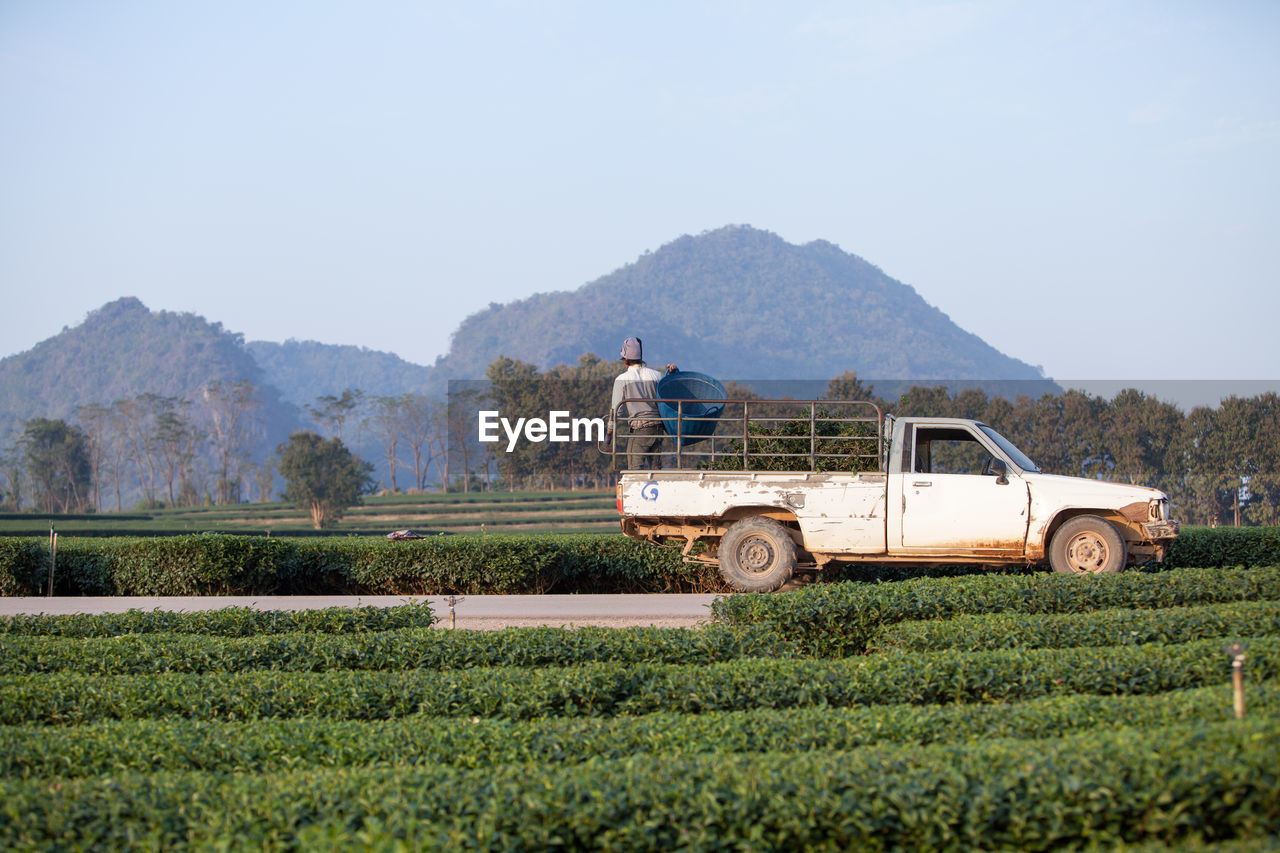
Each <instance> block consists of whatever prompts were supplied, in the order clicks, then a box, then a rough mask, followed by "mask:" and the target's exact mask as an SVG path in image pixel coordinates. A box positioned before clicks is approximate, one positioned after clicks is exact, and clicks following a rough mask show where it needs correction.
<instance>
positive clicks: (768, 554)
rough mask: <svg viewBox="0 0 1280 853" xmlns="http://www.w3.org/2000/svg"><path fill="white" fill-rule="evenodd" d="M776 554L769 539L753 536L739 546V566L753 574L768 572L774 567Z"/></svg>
mask: <svg viewBox="0 0 1280 853" xmlns="http://www.w3.org/2000/svg"><path fill="white" fill-rule="evenodd" d="M775 556H776V555H775V552H774V550H773V543H772V542H770V541H769V540H768V539H762V538H761V537H759V536H753V537H751V538H750V539H745V540H743V542H742V544H741V545H739V546H738V565H740V566H742V568H743V569H745V570H746V571H748V572H751V573H752V574H757V575H758V574H760V573H761V572H767V571H768V570H769V569H770V568H772V567H773V563H774V559H775Z"/></svg>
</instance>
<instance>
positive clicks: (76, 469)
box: [22, 418, 92, 513]
mask: <svg viewBox="0 0 1280 853" xmlns="http://www.w3.org/2000/svg"><path fill="white" fill-rule="evenodd" d="M22 444H23V447H24V449H25V451H26V459H27V476H28V477H29V478H30V480H31V487H32V490H33V491H34V492H35V500H36V507H37V508H38V509H40V510H41V511H43V512H50V513H52V512H60V513H67V512H81V511H83V510H85V509H87V508H88V507H89V504H90V500H91V496H90V490H91V488H92V472H91V466H90V464H89V439H88V437H87V436H85V434H84V431H83V430H81V429H80V428H79V427H76V426H72V425H71V424H68V423H67V422H66V421H61V420H49V419H47V418H32V419H31V420H29V421H27V423H26V426H25V427H24V429H23V433H22Z"/></svg>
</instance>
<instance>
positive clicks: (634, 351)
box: [622, 338, 642, 361]
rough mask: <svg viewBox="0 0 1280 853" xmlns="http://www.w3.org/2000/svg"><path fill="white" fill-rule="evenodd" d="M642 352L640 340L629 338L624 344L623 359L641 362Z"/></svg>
mask: <svg viewBox="0 0 1280 853" xmlns="http://www.w3.org/2000/svg"><path fill="white" fill-rule="evenodd" d="M641 353H642V350H641V348H640V339H639V338H627V339H626V340H625V341H623V342H622V358H623V359H624V360H626V361H640V360H641V358H642V356H641Z"/></svg>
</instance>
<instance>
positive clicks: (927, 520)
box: [615, 400, 1178, 592]
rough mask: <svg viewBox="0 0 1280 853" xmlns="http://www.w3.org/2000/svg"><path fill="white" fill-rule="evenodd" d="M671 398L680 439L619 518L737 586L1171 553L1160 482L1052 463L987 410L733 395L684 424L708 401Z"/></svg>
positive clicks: (648, 472) (633, 486)
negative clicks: (942, 413)
mask: <svg viewBox="0 0 1280 853" xmlns="http://www.w3.org/2000/svg"><path fill="white" fill-rule="evenodd" d="M664 402H666V403H668V407H667V408H665V409H664V411H665V412H667V413H670V412H671V411H673V410H674V411H675V413H676V414H675V416H674V418H673V419H672V418H668V419H667V430H668V432H669V433H670V434H671V437H669V438H668V439H667V442H668V444H669V446H668V447H666V448H664V452H663V453H662V454H661V455H656V456H653V457H650V460H651V461H650V464H649V465H646V466H645V468H643V469H632V470H624V471H623V472H622V474H621V477H620V479H619V483H618V512H619V514H621V516H622V530H623V532H624V533H626V534H627V535H628V536H631V537H634V538H637V539H642V540H645V541H648V542H654V543H659V544H665V543H668V542H674V543H677V544H679V543H681V542H683V544H684V555H685V558H686V559H689V560H697V561H702V562H709V563H713V564H718V565H719V568H720V573H721V575H722V576H723V577H724V579H725V580H726V582H727V583H728V584H729V585H730V586H732V587H733V588H734V589H737V590H741V591H746V592H750V591H755V592H769V591H773V590H777V589H779V588H780V587H783V586H784V585H791V584H793V583H794V582H798V581H799V580H801V579H804V578H811V577H812V573H814V572H816V571H817V570H820V569H821V568H822V567H824V566H825V565H827V564H828V563H830V562H832V561H853V562H865V563H873V564H881V565H883V564H889V563H900V564H915V565H921V564H956V563H979V564H990V565H1000V564H1021V565H1037V564H1042V563H1044V562H1046V561H1047V562H1048V563H1049V565H1050V566H1052V568H1053V569H1054V570H1055V571H1059V572H1067V573H1076V574H1081V573H1094V572H1116V571H1120V570H1121V569H1123V568H1124V567H1125V566H1126V565H1132V564H1135V563H1137V564H1141V563H1145V562H1147V561H1148V560H1150V559H1156V560H1161V559H1163V557H1164V549H1165V547H1166V545H1167V544H1168V543H1169V542H1170V541H1171V540H1172V539H1174V538H1175V537H1176V536H1177V535H1178V522H1176V521H1173V520H1171V519H1170V518H1169V499H1168V496H1167V495H1165V494H1164V493H1163V492H1160V491H1157V490H1155V489H1150V488H1144V487H1142V486H1132V485H1122V484H1119V483H1109V482H1103V481H1100V480H1089V479H1084V478H1080V477H1064V476H1057V475H1053V474H1045V473H1043V472H1041V471H1040V469H1039V467H1038V466H1037V465H1036V464H1035V463H1034V462H1032V461H1031V460H1030V459H1029V458H1027V456H1026V455H1025V454H1024V453H1022V452H1021V451H1020V450H1018V448H1017V447H1015V446H1014V445H1013V443H1012V442H1010V441H1009V440H1008V439H1006V438H1004V437H1003V436H1002V435H1000V434H999V433H998V432H996V431H995V430H994V429H992V428H991V427H989V426H987V425H986V424H983V423H979V422H977V421H972V420H963V419H956V418H922V417H901V418H894V417H892V416H887V415H884V414H882V413H881V412H880V410H879V409H878V408H876V407H875V406H874V405H872V404H870V403H855V402H832V401H791V400H788V401H776V400H773V401H769V400H765V401H758V400H753V401H725V402H724V403H722V404H721V406H722V407H723V411H717V412H716V415H715V417H714V420H715V424H714V432H713V434H712V435H711V436H697V437H689V438H685V437H684V436H685V434H686V431H687V428H688V426H689V424H688V423H685V421H698V420H700V419H699V418H697V417H689V418H686V417H683V411H684V410H685V409H686V408H687V409H688V410H689V411H695V410H696V411H698V412H702V411H704V410H705V406H701V407H698V406H697V405H696V404H697V403H699V402H700V401H678V400H671V401H664ZM701 402H705V401H701ZM691 404H695V405H691ZM851 411H852V412H854V413H853V414H850V412H851ZM701 420H707V421H710V420H712V419H711V418H706V419H701ZM704 426H707V425H706V424H704ZM701 431H702V432H706V431H707V429H705V428H704V429H703V430H701ZM615 449H616V446H615ZM615 458H623V459H625V458H626V457H625V456H624V455H623V454H621V453H620V452H619V453H618V454H617V456H616V457H615ZM659 465H661V466H662V467H658V466H659ZM793 576H795V580H794V581H793Z"/></svg>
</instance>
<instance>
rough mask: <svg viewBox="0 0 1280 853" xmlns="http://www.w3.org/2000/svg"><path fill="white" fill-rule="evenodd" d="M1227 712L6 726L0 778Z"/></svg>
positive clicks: (847, 744) (1094, 706)
mask: <svg viewBox="0 0 1280 853" xmlns="http://www.w3.org/2000/svg"><path fill="white" fill-rule="evenodd" d="M1247 697H1248V700H1247V707H1248V713H1249V715H1250V716H1253V715H1263V716H1268V715H1269V716H1271V717H1273V718H1274V717H1276V716H1277V709H1280V682H1277V681H1275V680H1272V681H1268V682H1262V683H1260V684H1259V683H1254V682H1253V681H1250V682H1249V683H1248V689H1247ZM1230 709H1231V694H1230V691H1229V690H1226V689H1224V688H1223V687H1222V686H1214V687H1206V688H1199V689H1191V690H1178V691H1172V692H1169V693H1162V694H1158V695H1153V696H1089V695H1077V696H1051V697H1045V698H1040V699H1032V700H1027V701H1024V702H1012V703H1002V704H981V703H979V704H969V705H925V706H915V705H887V706H870V707H855V708H830V707H816V708H815V707H810V708H789V709H782V710H775V709H771V708H766V709H757V710H751V711H725V712H717V711H711V712H707V713H704V714H677V713H662V712H659V713H655V714H643V715H640V716H635V717H626V716H623V717H590V718H565V717H547V718H541V719H537V720H532V721H525V720H502V719H478V718H472V719H465V718H464V719H456V718H444V717H427V716H419V715H411V716H408V717H401V718H398V719H392V720H373V721H365V720H332V719H320V718H315V717H303V718H299V719H285V720H275V719H264V720H253V721H250V722H234V723H224V722H205V721H201V720H185V719H175V718H172V717H170V718H164V719H151V720H129V721H107V722H100V723H92V724H88V725H84V726H76V727H60V726H0V776H54V775H57V776H65V777H78V776H93V775H95V774H99V773H119V772H121V771H139V772H146V771H162V770H169V771H175V770H176V771H187V770H200V771H206V772H233V771H234V772H254V773H264V772H272V771H275V770H277V769H278V768H281V767H289V768H298V767H304V766H314V767H345V766H358V765H366V766H367V765H374V764H381V765H388V764H400V765H405V766H418V767H434V766H437V765H452V766H456V767H468V768H483V767H494V766H498V765H502V764H513V763H518V762H534V763H550V762H556V763H560V764H567V763H577V762H582V761H586V760H587V759H589V758H592V757H598V758H624V757H626V756H628V755H635V754H639V753H652V754H655V755H666V756H678V755H697V754H699V753H704V752H715V753H724V754H727V753H763V752H776V751H779V750H780V749H782V750H785V751H788V752H808V751H810V750H814V751H824V752H825V751H833V750H837V751H838V750H851V749H856V748H861V747H866V746H873V745H877V744H892V743H899V744H909V743H919V744H927V743H954V742H964V741H968V740H982V739H988V740H989V739H993V738H1022V739H1033V738H1048V737H1056V736H1059V735H1062V734H1065V733H1069V732H1072V731H1083V730H1087V729H1091V728H1094V727H1098V728H1101V729H1105V730H1116V729H1120V728H1123V727H1132V728H1148V727H1151V726H1161V725H1171V724H1175V723H1196V722H1206V723H1207V722H1218V721H1221V720H1223V719H1226V718H1227V717H1228V715H1229V714H1230Z"/></svg>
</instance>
